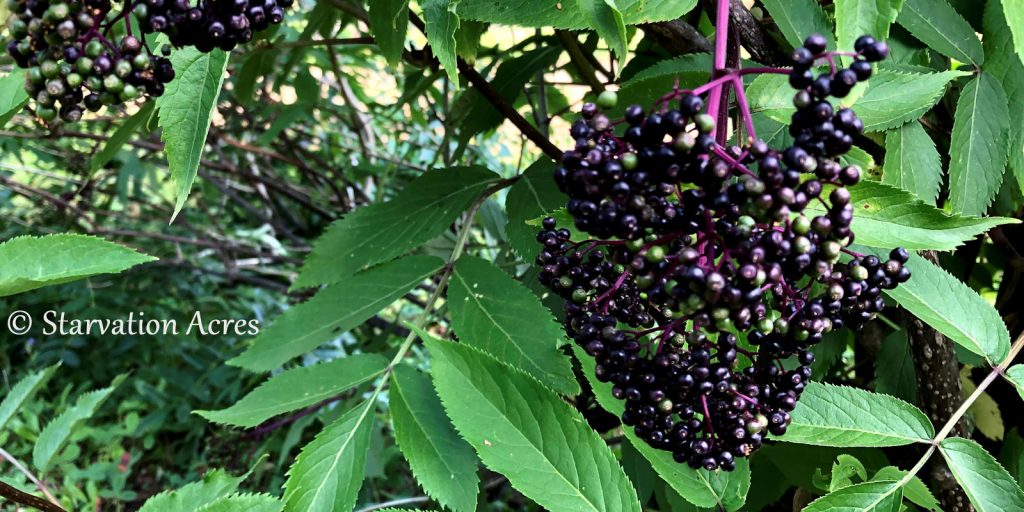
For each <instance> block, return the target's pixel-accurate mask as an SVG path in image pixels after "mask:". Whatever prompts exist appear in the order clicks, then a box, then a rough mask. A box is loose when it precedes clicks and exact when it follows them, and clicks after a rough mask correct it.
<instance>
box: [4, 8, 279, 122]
mask: <svg viewBox="0 0 1024 512" xmlns="http://www.w3.org/2000/svg"><path fill="white" fill-rule="evenodd" d="M6 1H7V4H8V7H9V9H10V11H11V13H12V14H11V17H10V20H9V22H8V27H9V29H10V34H11V37H12V40H11V41H10V42H9V43H8V44H7V52H8V53H9V54H10V55H11V57H12V58H13V59H14V61H15V63H16V64H17V65H18V66H19V67H21V68H26V69H27V70H28V73H27V80H26V84H25V89H26V90H27V91H28V93H29V97H30V98H32V99H33V100H34V101H35V105H36V108H35V112H36V115H37V116H38V117H39V118H40V119H42V120H43V121H46V122H50V121H53V120H55V119H57V118H58V117H60V119H61V120H63V121H66V122H75V121H78V120H79V119H81V117H82V114H83V113H84V111H85V110H86V109H88V110H90V111H92V112H96V111H98V110H99V109H100V108H102V107H103V106H115V105H119V104H121V103H124V102H129V101H133V100H136V99H138V98H142V97H158V96H161V95H162V94H163V92H164V86H165V84H167V83H168V82H170V81H171V80H173V79H174V67H173V66H172V65H171V62H170V61H169V60H168V59H167V58H166V57H167V56H168V55H169V54H170V47H169V46H165V47H164V48H163V52H162V55H155V54H153V52H152V51H150V49H149V47H148V46H146V44H145V35H146V34H152V33H155V32H161V33H165V34H167V36H168V37H169V39H170V42H171V44H173V45H174V46H176V47H184V46H194V47H195V48H196V49H198V50H199V51H202V52H209V51H212V50H213V49H215V48H220V49H222V50H225V51H228V50H231V49H232V48H234V47H235V46H236V45H238V44H240V43H246V42H248V41H250V40H252V38H253V35H254V33H255V32H259V31H261V30H264V29H266V28H267V27H269V26H270V25H271V24H277V23H280V22H281V21H282V20H283V19H284V10H285V9H286V8H288V7H290V6H291V5H292V4H293V3H294V0H129V1H128V2H125V4H124V5H123V7H121V9H114V5H113V4H112V3H111V0H56V1H54V0H6ZM133 20H137V21H138V22H139V23H138V25H140V26H138V27H136V29H137V30H138V32H141V34H139V37H135V36H133V35H132V28H131V25H132V21H133ZM120 21H123V22H124V23H125V26H126V27H127V28H126V31H125V32H126V35H122V36H117V37H113V36H110V33H111V32H113V31H114V30H115V29H117V28H119V27H116V26H115V24H116V23H117V22H120ZM108 37H109V38H108Z"/></svg>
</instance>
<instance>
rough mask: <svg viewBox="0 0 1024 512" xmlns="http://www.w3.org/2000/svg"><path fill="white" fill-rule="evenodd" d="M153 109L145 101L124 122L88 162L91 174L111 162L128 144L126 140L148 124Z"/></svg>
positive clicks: (153, 106)
mask: <svg viewBox="0 0 1024 512" xmlns="http://www.w3.org/2000/svg"><path fill="white" fill-rule="evenodd" d="M155 109H156V103H154V102H152V101H147V102H146V103H145V105H143V106H142V108H140V109H139V111H138V112H136V113H135V115H133V116H132V117H130V118H128V120H127V121H125V122H124V124H122V125H121V126H120V127H119V128H118V129H117V131H115V132H114V133H113V134H112V135H111V136H110V138H109V139H107V142H106V144H104V145H103V149H101V150H100V151H99V152H97V153H96V154H95V155H93V157H92V159H91V160H89V169H90V170H91V171H92V172H96V171H98V170H99V169H100V168H102V167H103V166H104V165H107V163H108V162H110V161H111V160H113V159H114V157H115V156H117V153H118V152H120V151H121V148H122V147H123V146H124V144H125V143H126V142H128V139H131V138H132V135H135V132H137V131H138V130H139V128H144V127H145V126H146V125H147V124H149V119H150V118H151V117H153V110H155Z"/></svg>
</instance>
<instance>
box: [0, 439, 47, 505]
mask: <svg viewBox="0 0 1024 512" xmlns="http://www.w3.org/2000/svg"><path fill="white" fill-rule="evenodd" d="M0 457H3V458H4V459H6V460H7V462H10V463H11V465H12V466H14V467H15V468H16V469H17V470H18V471H21V472H22V473H23V474H24V475H25V476H27V477H28V479H29V480H31V481H32V483H33V484H35V485H36V487H38V488H39V491H40V492H42V493H43V495H45V496H46V499H48V500H50V503H53V504H54V505H56V506H58V507H59V506H60V502H59V501H57V498H56V497H54V496H53V494H52V493H50V489H47V487H46V484H44V483H43V482H42V480H40V479H38V478H36V476H35V475H33V474H32V472H31V471H29V470H28V468H26V467H25V465H24V464H22V463H21V461H19V460H18V459H16V458H14V456H13V455H11V454H10V453H7V451H6V450H4V449H3V448H0Z"/></svg>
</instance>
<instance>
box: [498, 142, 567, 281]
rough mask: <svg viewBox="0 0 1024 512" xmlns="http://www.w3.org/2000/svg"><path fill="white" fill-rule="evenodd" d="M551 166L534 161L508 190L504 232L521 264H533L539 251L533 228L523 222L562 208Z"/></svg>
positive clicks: (560, 196) (552, 163)
mask: <svg viewBox="0 0 1024 512" xmlns="http://www.w3.org/2000/svg"><path fill="white" fill-rule="evenodd" d="M554 172H555V163H554V162H552V161H550V160H547V159H544V160H538V161H537V162H536V163H534V164H533V165H531V166H530V167H529V168H527V169H526V171H524V172H523V175H522V177H521V178H519V181H517V182H516V184H515V185H512V188H510V189H509V191H508V197H507V198H506V199H505V211H506V212H507V213H508V224H507V225H506V226H505V233H507V234H508V241H509V244H510V245H511V246H512V249H514V250H515V251H516V252H517V253H519V256H520V257H522V259H523V261H533V260H534V258H536V257H537V254H538V253H539V252H540V244H539V243H538V242H537V232H538V231H539V230H538V229H537V228H536V227H534V226H531V225H529V224H527V223H526V221H528V220H531V219H535V218H537V217H540V216H543V215H548V214H550V213H552V212H554V211H555V210H558V209H559V208H561V207H563V206H565V202H566V200H567V199H566V196H565V194H563V193H562V192H560V191H559V190H558V187H557V186H556V185H555V179H554V177H553V173H554Z"/></svg>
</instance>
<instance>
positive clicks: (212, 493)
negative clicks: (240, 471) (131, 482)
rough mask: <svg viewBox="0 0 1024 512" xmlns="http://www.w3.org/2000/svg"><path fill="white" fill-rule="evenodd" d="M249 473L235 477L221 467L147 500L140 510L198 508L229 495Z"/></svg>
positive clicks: (173, 511)
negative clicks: (198, 478) (196, 479)
mask: <svg viewBox="0 0 1024 512" xmlns="http://www.w3.org/2000/svg"><path fill="white" fill-rule="evenodd" d="M247 476H249V475H248V474H245V475H242V476H238V477H234V476H231V475H230V474H228V473H227V472H226V471H224V470H221V469H215V470H213V471H210V472H209V473H207V474H205V475H203V479H202V480H201V481H198V482H192V483H190V484H188V485H186V486H184V487H182V488H180V489H177V490H173V491H164V492H162V493H160V494H157V495H156V496H153V497H152V498H150V499H148V500H146V503H145V504H144V505H142V508H140V509H139V512H182V511H184V510H197V509H199V508H201V507H203V506H205V505H209V504H211V503H213V502H215V501H217V500H218V499H220V498H222V497H224V496H228V495H229V494H231V493H233V492H235V490H236V489H238V484H240V483H242V480H245V478H246V477H247Z"/></svg>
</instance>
